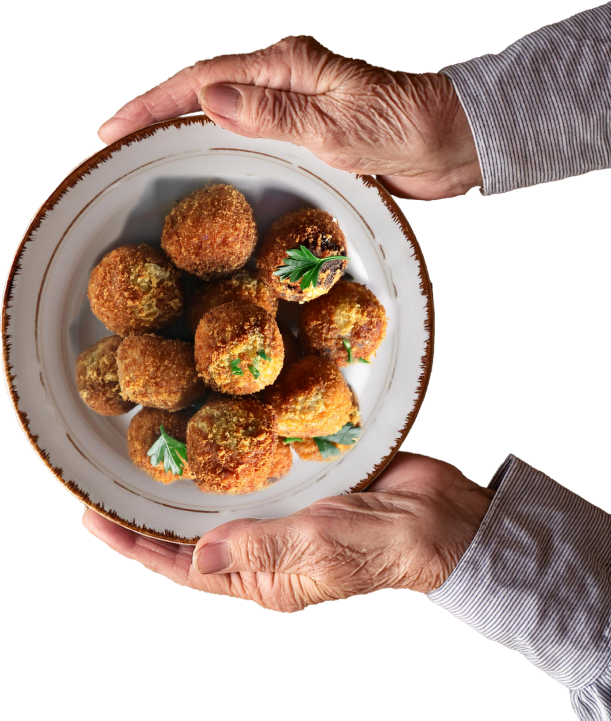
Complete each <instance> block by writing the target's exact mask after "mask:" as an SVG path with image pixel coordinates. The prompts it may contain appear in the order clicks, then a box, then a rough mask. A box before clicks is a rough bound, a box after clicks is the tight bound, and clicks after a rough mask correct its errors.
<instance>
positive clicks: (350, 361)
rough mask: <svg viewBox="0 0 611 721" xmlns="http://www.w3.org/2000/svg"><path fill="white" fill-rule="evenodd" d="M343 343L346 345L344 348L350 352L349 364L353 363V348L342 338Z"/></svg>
mask: <svg viewBox="0 0 611 721" xmlns="http://www.w3.org/2000/svg"><path fill="white" fill-rule="evenodd" d="M342 343H343V344H344V348H345V349H346V350H347V351H348V363H352V347H351V345H350V341H349V340H346V339H345V338H342Z"/></svg>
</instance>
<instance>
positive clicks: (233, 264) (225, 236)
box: [161, 183, 257, 280]
mask: <svg viewBox="0 0 611 721" xmlns="http://www.w3.org/2000/svg"><path fill="white" fill-rule="evenodd" d="M256 244H257V226H256V225H255V219H254V216H253V213H252V208H251V207H250V205H249V204H248V203H247V201H246V198H245V197H244V196H243V195H242V193H240V191H239V190H236V188H234V187H233V186H232V185H225V184H223V183H219V184H218V185H210V186H209V187H207V188H201V189H200V190H196V191H195V192H194V193H191V195H188V196H187V197H186V198H183V199H182V200H181V201H180V203H178V204H177V205H175V206H174V208H172V210H171V211H170V213H169V215H168V216H167V217H166V219H165V223H164V226H163V232H162V234H161V246H162V248H163V249H164V250H165V252H166V253H167V254H168V255H169V256H170V258H171V259H172V260H173V261H174V263H176V265H177V266H178V267H179V268H182V269H183V270H186V271H188V272H189V273H193V275H197V276H198V277H199V278H203V280H210V279H211V278H220V277H221V276H224V275H229V273H231V272H233V271H234V270H237V269H238V268H241V267H242V266H243V265H244V264H245V263H246V261H247V260H248V259H249V258H250V256H251V254H252V252H253V250H254V249H255V245H256Z"/></svg>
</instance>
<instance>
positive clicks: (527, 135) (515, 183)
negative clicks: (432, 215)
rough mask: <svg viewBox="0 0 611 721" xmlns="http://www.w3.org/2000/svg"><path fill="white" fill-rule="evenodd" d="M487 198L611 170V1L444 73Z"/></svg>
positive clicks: (454, 66)
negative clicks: (476, 159)
mask: <svg viewBox="0 0 611 721" xmlns="http://www.w3.org/2000/svg"><path fill="white" fill-rule="evenodd" d="M441 73H442V74H445V75H447V76H448V77H450V78H451V79H452V83H453V86H454V89H455V91H456V93H457V94H458V97H459V98H460V102H461V104H462V107H463V108H464V110H465V112H466V114H467V117H468V119H469V124H470V127H471V130H472V132H473V135H474V138H475V144H476V147H477V152H478V157H479V161H480V165H481V170H482V179H483V187H482V192H483V193H484V194H485V195H491V194H494V193H504V192H507V191H509V190H515V189H516V188H523V187H526V186H529V185H537V184H539V183H547V182H549V181H552V180H560V179H562V178H567V177H570V176H574V175H580V174H582V173H587V172H589V171H591V170H600V169H604V168H610V167H611V3H606V4H605V5H602V6H600V7H597V8H593V9H591V10H586V11H585V12H582V13H579V14H578V15H575V16H573V17H571V18H568V19H567V20H563V21H562V22H559V23H556V24H554V25H548V26H546V27H543V28H541V29H540V30H537V31H536V32H534V33H531V34H530V35H527V36H525V37H523V38H522V39H521V40H518V41H517V42H515V43H513V45H510V46H509V47H508V48H507V49H506V50H504V51H503V52H501V53H499V54H498V55H484V56H482V57H479V58H474V59H473V60H468V61H467V62H464V63H460V64H457V65H452V66H450V67H447V68H444V69H443V70H442V71H441Z"/></svg>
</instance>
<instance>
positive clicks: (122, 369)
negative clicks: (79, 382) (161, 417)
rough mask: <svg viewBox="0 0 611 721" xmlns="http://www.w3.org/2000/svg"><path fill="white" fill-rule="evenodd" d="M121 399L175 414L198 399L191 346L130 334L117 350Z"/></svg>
mask: <svg viewBox="0 0 611 721" xmlns="http://www.w3.org/2000/svg"><path fill="white" fill-rule="evenodd" d="M117 365H118V368H119V382H120V384H121V394H122V396H123V398H126V399H129V400H131V401H134V402H135V403H141V404H142V405H143V406H149V407H150V408H162V409H163V410H166V411H177V410H179V409H181V408H186V407H187V406H190V405H191V404H192V403H195V402H196V401H199V400H201V399H202V398H203V397H204V395H205V393H206V389H205V386H204V384H203V383H202V382H201V381H200V379H199V378H198V376H197V370H196V368H195V358H194V355H193V343H187V342H186V341H182V340H167V339H166V338H160V337H159V336H155V335H132V336H129V337H128V338H125V339H124V340H123V342H122V343H121V345H120V346H119V350H118V351H117Z"/></svg>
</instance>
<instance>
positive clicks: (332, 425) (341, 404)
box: [265, 355, 352, 438]
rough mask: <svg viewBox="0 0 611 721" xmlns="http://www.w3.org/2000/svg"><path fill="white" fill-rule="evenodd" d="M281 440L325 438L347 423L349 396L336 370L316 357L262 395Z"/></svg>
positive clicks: (301, 362)
mask: <svg viewBox="0 0 611 721" xmlns="http://www.w3.org/2000/svg"><path fill="white" fill-rule="evenodd" d="M265 401H266V403H269V404H270V405H271V406H272V408H273V409H274V411H275V412H276V415H277V416H278V432H279V433H280V435H281V436H284V437H297V438H311V437H312V436H328V435H331V434H332V433H336V432H337V431H339V430H340V428H342V427H343V426H344V425H345V424H346V423H348V421H349V419H350V413H351V411H352V394H351V392H350V388H349V387H348V384H347V383H346V381H345V380H344V377H343V376H342V374H341V372H340V370H339V368H338V367H337V366H336V365H335V363H333V361H330V360H327V359H326V358H321V357H320V356H314V355H310V356H306V357H305V358H302V359H301V360H299V361H297V363H294V364H293V365H292V366H291V367H290V368H289V369H288V371H287V374H286V376H285V377H284V379H283V380H282V382H281V383H278V384H276V385H275V386H274V387H273V388H270V389H269V391H267V392H266V394H265Z"/></svg>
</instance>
